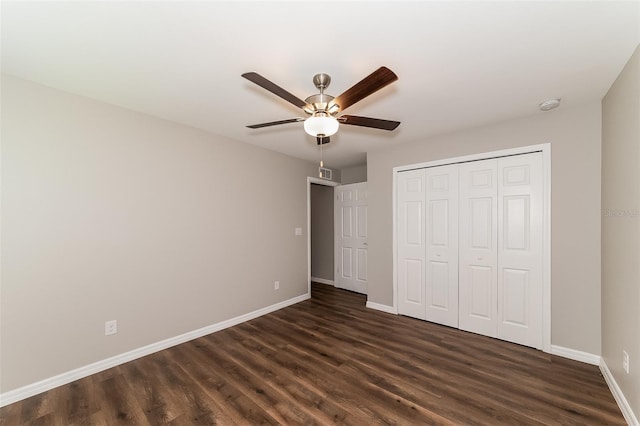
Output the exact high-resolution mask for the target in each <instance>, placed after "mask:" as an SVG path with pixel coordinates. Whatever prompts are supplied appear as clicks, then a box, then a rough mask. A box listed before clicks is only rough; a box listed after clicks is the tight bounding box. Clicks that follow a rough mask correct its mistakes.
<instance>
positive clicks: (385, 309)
mask: <svg viewBox="0 0 640 426" xmlns="http://www.w3.org/2000/svg"><path fill="white" fill-rule="evenodd" d="M366 306H367V308H369V309H375V310H376V311H382V312H386V313H388V314H393V315H398V312H396V310H395V308H394V307H393V306H389V305H382V304H380V303H375V302H369V301H367V305H366Z"/></svg>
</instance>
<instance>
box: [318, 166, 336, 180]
mask: <svg viewBox="0 0 640 426" xmlns="http://www.w3.org/2000/svg"><path fill="white" fill-rule="evenodd" d="M332 175H333V170H331V169H327V168H325V167H318V176H320V179H326V180H331V176H332Z"/></svg>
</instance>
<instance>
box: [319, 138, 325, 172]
mask: <svg viewBox="0 0 640 426" xmlns="http://www.w3.org/2000/svg"><path fill="white" fill-rule="evenodd" d="M322 145H324V144H323V143H322V142H320V168H322V167H324V161H322ZM318 177H322V170H318Z"/></svg>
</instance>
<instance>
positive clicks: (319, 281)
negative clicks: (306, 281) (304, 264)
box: [311, 277, 336, 287]
mask: <svg viewBox="0 0 640 426" xmlns="http://www.w3.org/2000/svg"><path fill="white" fill-rule="evenodd" d="M311 281H313V282H314V283H320V284H328V285H332V286H334V287H335V285H336V283H335V282H334V281H333V280H327V279H325V278H317V277H311Z"/></svg>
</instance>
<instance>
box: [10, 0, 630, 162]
mask: <svg viewBox="0 0 640 426" xmlns="http://www.w3.org/2000/svg"><path fill="white" fill-rule="evenodd" d="M1 14H2V70H3V72H5V73H8V74H12V75H15V76H18V77H22V78H25V79H28V80H32V81H35V82H38V83H41V84H44V85H47V86H52V87H55V88H58V89H61V90H65V91H68V92H72V93H77V94H81V95H84V96H88V97H91V98H95V99H99V100H102V101H105V102H109V103H112V104H115V105H120V106H123V107H126V108H130V109H133V110H137V111H141V112H145V113H148V114H151V115H154V116H158V117H162V118H165V119H168V120H172V121H176V122H180V123H184V124H187V125H190V126H194V127H197V128H200V129H204V130H207V131H209V132H211V133H215V134H219V135H223V136H225V137H228V138H231V139H235V140H238V141H243V142H247V143H250V144H254V145H258V146H261V147H264V148H268V149H273V150H275V151H279V152H283V153H286V154H289V155H291V156H294V157H299V158H304V159H308V160H311V161H317V160H318V158H319V153H318V148H317V147H316V145H315V141H314V140H313V138H312V137H310V136H308V135H306V134H305V133H304V130H303V128H302V123H294V124H287V125H282V126H276V127H271V128H266V129H260V130H251V129H247V128H246V127H245V125H247V124H255V123H262V122H267V121H275V120H281V119H287V118H293V117H298V116H303V114H302V113H301V111H300V110H298V109H297V108H296V107H294V106H293V105H290V104H288V103H287V102H285V101H283V100H281V99H280V98H277V97H276V96H274V95H272V94H271V93H269V92H267V91H265V90H263V89H261V88H259V87H258V86H255V85H254V84H252V83H250V82H249V81H247V80H245V79H243V78H241V77H240V75H241V74H242V73H244V72H247V71H255V72H258V73H259V74H262V75H263V76H265V77H266V78H268V79H270V80H271V81H273V82H274V83H276V84H278V85H280V86H281V87H283V88H284V89H286V90H288V91H290V92H292V93H293V94H295V95H296V96H298V97H299V98H302V99H304V98H305V97H307V96H308V95H310V94H313V93H316V89H315V87H314V86H313V83H312V81H311V79H312V77H313V75H314V74H316V73H319V72H326V73H328V74H330V75H331V77H332V83H331V86H330V87H329V89H328V90H327V93H329V94H332V95H334V96H335V95H338V94H340V93H342V92H343V91H344V90H346V89H347V88H349V87H350V86H352V85H353V84H355V83H356V82H358V81H359V80H360V79H362V78H363V77H365V76H366V75H368V74H369V73H371V72H372V71H374V70H375V69H376V68H378V67H379V66H381V65H386V66H387V67H389V68H391V69H392V70H393V71H395V72H396V74H398V76H399V80H398V81H397V82H395V83H393V84H392V85H390V86H388V87H386V88H384V89H382V90H381V91H380V92H377V93H375V94H374V95H372V96H370V97H369V98H367V99H365V100H363V101H361V102H359V103H357V104H355V105H353V106H352V107H350V108H349V109H348V110H347V111H346V112H347V113H349V114H354V115H362V116H369V117H375V118H384V119H390V120H397V121H401V122H402V124H401V125H400V127H399V128H398V129H397V130H395V131H393V132H386V131H382V130H372V129H367V128H362V127H356V126H346V125H344V126H341V128H340V131H339V132H338V134H337V135H336V136H334V137H332V143H331V144H330V145H328V146H326V147H325V149H324V158H325V162H326V165H327V166H328V167H333V168H341V167H346V166H351V165H357V164H363V163H364V162H365V158H366V154H365V153H366V152H367V151H369V150H375V149H378V148H380V147H386V146H390V145H394V144H400V143H404V142H414V141H420V140H424V139H426V138H428V137H430V136H433V135H436V134H442V133H448V132H452V131H456V130H459V129H463V128H470V127H474V126H479V125H483V124H488V123H494V122H498V121H503V120H508V119H512V118H516V117H522V116H527V115H531V114H542V113H541V112H539V111H538V109H537V105H538V104H539V103H540V102H541V101H543V100H545V99H548V98H554V97H561V98H562V106H561V108H567V107H571V106H572V105H577V104H580V103H584V102H587V101H593V100H600V99H601V98H602V97H603V96H604V95H605V94H606V92H607V90H608V89H609V87H610V86H611V84H612V83H613V81H614V80H615V78H616V76H617V75H618V73H619V72H620V71H621V69H622V68H623V66H624V64H625V63H626V61H627V60H628V59H629V57H630V56H631V54H632V53H633V50H634V49H635V47H636V46H637V45H638V43H639V42H640V2H638V1H631V2H629V1H627V2H607V1H602V2H600V1H591V2H560V1H556V2H520V1H513V2H484V1H474V2H452V1H448V2H398V1H389V2H362V1H360V2H331V1H322V2H316V1H300V2H271V1H260V2H186V1H179V2H178V1H176V2H155V1H138V2H117V1H114V2H106V1H105V2H81V1H77V2H43V3H39V2H6V1H3V2H2V4H1ZM552 113H553V112H548V113H546V114H552Z"/></svg>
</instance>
